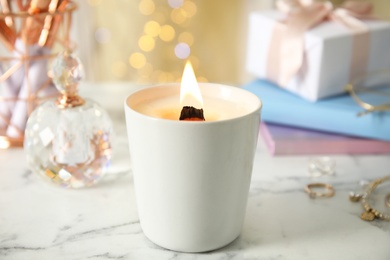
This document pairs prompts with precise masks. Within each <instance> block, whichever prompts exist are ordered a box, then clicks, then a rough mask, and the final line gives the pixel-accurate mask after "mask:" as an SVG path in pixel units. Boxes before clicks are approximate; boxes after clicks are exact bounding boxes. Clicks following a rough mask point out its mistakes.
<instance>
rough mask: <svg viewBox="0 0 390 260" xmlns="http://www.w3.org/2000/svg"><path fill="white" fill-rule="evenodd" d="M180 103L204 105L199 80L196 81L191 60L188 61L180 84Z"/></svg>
mask: <svg viewBox="0 0 390 260" xmlns="http://www.w3.org/2000/svg"><path fill="white" fill-rule="evenodd" d="M180 105H181V106H182V107H183V106H193V107H195V108H202V107H203V98H202V94H201V93H200V89H199V85H198V82H197V81H196V77H195V73H194V70H193V68H192V66H191V62H190V61H187V63H186V65H185V67H184V71H183V76H182V79H181V86H180Z"/></svg>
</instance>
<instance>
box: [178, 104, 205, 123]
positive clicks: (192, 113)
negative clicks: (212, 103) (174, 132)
mask: <svg viewBox="0 0 390 260" xmlns="http://www.w3.org/2000/svg"><path fill="white" fill-rule="evenodd" d="M179 120H185V121H205V119H204V116H203V109H202V108H201V109H197V108H195V107H192V106H184V107H183V109H182V110H181V113H180V118H179Z"/></svg>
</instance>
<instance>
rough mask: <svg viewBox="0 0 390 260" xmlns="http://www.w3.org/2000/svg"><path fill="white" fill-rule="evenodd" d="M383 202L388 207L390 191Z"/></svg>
mask: <svg viewBox="0 0 390 260" xmlns="http://www.w3.org/2000/svg"><path fill="white" fill-rule="evenodd" d="M385 203H386V206H387V207H389V208H390V193H388V194H387V195H386V198H385Z"/></svg>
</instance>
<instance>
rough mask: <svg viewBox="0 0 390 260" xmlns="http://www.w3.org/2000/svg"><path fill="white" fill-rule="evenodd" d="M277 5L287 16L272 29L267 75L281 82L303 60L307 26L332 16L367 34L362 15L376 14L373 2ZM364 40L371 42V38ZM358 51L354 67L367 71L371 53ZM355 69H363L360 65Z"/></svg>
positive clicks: (288, 0)
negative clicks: (368, 58) (373, 11)
mask: <svg viewBox="0 0 390 260" xmlns="http://www.w3.org/2000/svg"><path fill="white" fill-rule="evenodd" d="M276 6H277V8H278V9H279V10H280V11H281V12H283V13H285V14H286V18H285V20H283V21H280V22H278V23H277V24H276V26H275V29H274V31H273V35H272V38H271V44H270V51H269V55H268V66H267V67H268V68H267V75H268V77H269V78H270V79H271V80H273V81H275V82H277V83H279V84H280V85H281V86H284V85H286V84H287V83H288V82H289V80H290V79H291V78H292V77H294V76H295V75H296V74H297V73H298V72H299V70H300V69H301V68H302V66H303V64H304V33H305V32H306V31H307V30H308V29H310V28H312V27H315V26H316V25H318V24H320V23H322V22H324V21H326V20H332V21H335V22H338V23H341V24H343V25H344V26H346V27H347V28H349V29H350V30H351V31H352V32H354V34H357V35H359V34H360V35H367V33H366V32H367V31H368V30H367V28H366V25H365V24H364V23H363V22H362V21H360V19H369V18H373V17H372V15H371V12H372V5H371V4H370V3H366V2H358V1H347V2H345V3H344V4H343V5H342V6H341V7H339V8H334V6H333V4H332V3H331V2H329V1H323V2H315V1H313V0H279V1H277V3H276ZM364 38H367V39H368V37H364ZM363 42H365V43H366V44H368V41H363ZM360 47H361V46H360ZM355 51H356V50H355ZM358 54H359V53H357V54H356V55H354V54H353V57H352V60H353V61H352V62H351V63H352V64H353V66H355V67H356V66H360V67H362V69H363V72H364V69H365V67H364V63H365V62H363V61H364V60H365V59H367V56H368V54H367V55H366V57H362V56H365V55H362V54H361V53H360V55H358ZM366 62H367V61H366ZM355 63H356V64H355ZM357 64H360V65H357ZM354 71H355V73H357V72H356V71H359V73H360V72H361V69H358V70H354ZM351 76H352V75H351Z"/></svg>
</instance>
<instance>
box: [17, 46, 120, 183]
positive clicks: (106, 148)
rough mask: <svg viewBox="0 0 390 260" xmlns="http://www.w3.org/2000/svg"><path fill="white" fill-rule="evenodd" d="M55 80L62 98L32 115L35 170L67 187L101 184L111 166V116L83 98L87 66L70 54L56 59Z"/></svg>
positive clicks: (28, 145) (28, 147)
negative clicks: (80, 88)
mask: <svg viewBox="0 0 390 260" xmlns="http://www.w3.org/2000/svg"><path fill="white" fill-rule="evenodd" d="M52 72H53V82H54V83H55V85H56V87H57V89H58V91H59V92H60V95H59V97H58V98H57V99H55V100H49V101H46V102H45V103H43V104H41V105H40V106H38V107H37V108H36V109H35V110H34V111H33V112H32V113H31V115H30V117H29V119H28V121H27V125H26V130H25V137H24V151H25V153H26V156H27V162H28V166H29V168H30V169H31V170H32V171H33V172H34V173H37V174H38V175H40V176H42V177H43V178H44V179H46V180H48V181H50V182H52V183H54V184H56V185H59V186H61V187H65V188H82V187H86V186H91V185H93V184H96V183H97V182H98V181H99V180H101V178H102V177H103V176H104V174H105V173H106V171H107V169H108V167H109V166H110V162H111V155H112V147H111V143H112V138H113V127H112V122H111V119H110V117H109V115H108V114H107V112H106V111H105V110H104V109H103V108H102V107H100V106H99V105H98V104H97V103H95V102H94V101H93V100H89V99H84V98H82V97H80V96H79V95H78V84H79V82H80V81H81V79H82V75H83V67H82V64H81V62H80V60H79V59H78V58H77V57H76V56H74V55H73V54H71V53H69V52H63V53H61V54H59V55H58V57H56V59H55V60H54V61H53V65H52Z"/></svg>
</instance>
